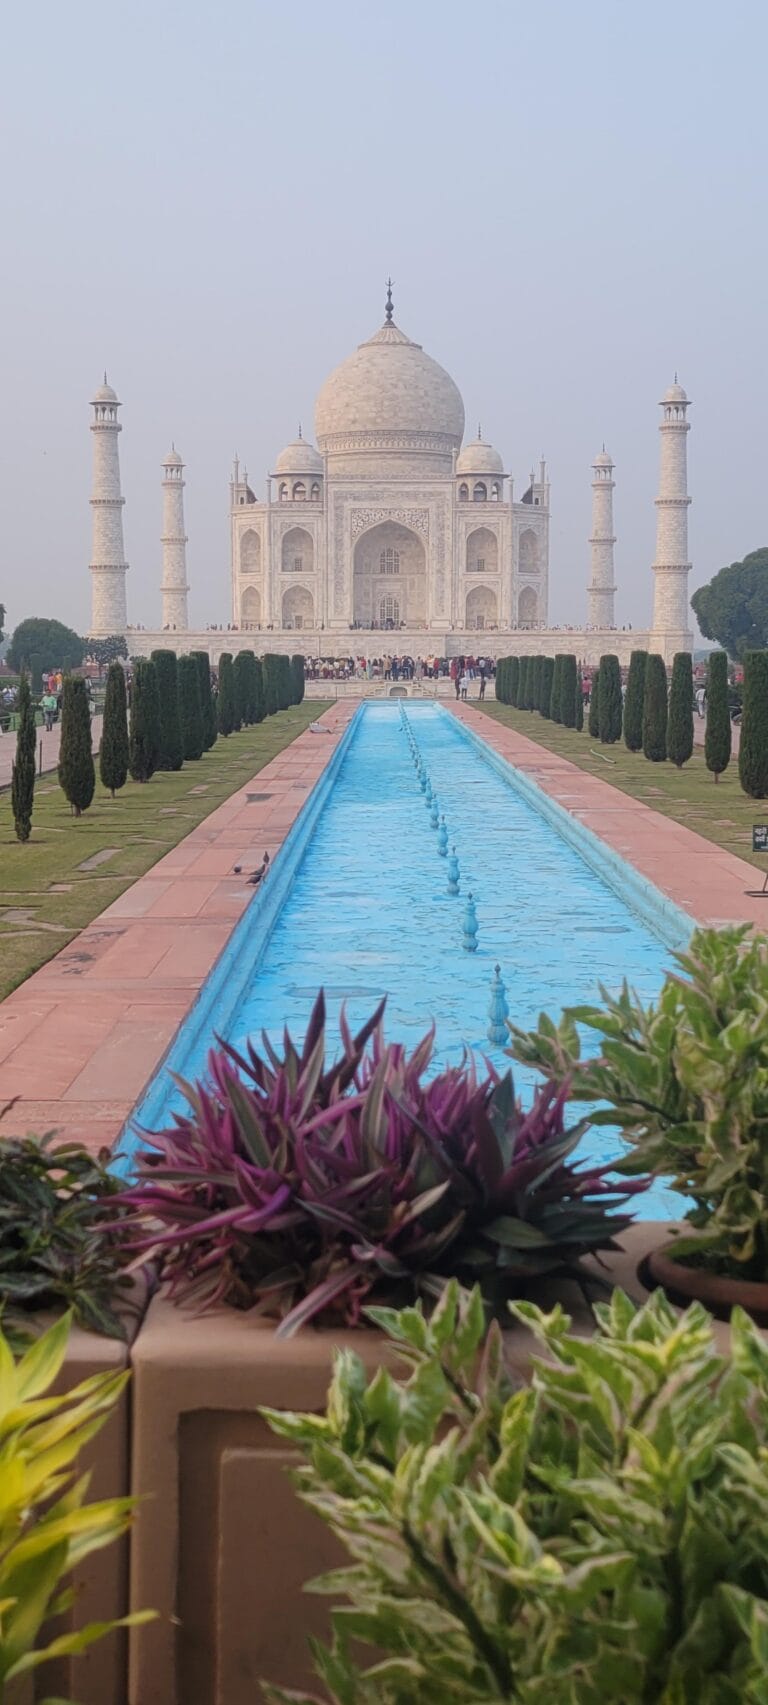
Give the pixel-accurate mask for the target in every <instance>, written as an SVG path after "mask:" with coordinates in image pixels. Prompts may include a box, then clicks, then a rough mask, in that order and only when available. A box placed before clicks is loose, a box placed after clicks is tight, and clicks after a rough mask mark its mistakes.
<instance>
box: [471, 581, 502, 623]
mask: <svg viewBox="0 0 768 1705" xmlns="http://www.w3.org/2000/svg"><path fill="white" fill-rule="evenodd" d="M498 619H499V606H498V600H497V597H496V593H495V591H494V588H493V587H492V586H473V587H472V591H471V592H468V593H467V614H466V621H467V627H468V628H494V627H496V624H497V622H498Z"/></svg>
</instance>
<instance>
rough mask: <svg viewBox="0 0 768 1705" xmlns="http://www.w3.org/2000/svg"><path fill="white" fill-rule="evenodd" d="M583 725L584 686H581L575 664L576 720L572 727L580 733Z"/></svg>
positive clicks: (579, 671) (579, 675) (578, 670)
mask: <svg viewBox="0 0 768 1705" xmlns="http://www.w3.org/2000/svg"><path fill="white" fill-rule="evenodd" d="M583 727H584V686H583V683H582V679H581V670H580V668H579V667H578V665H577V668H576V720H575V722H574V728H577V729H578V731H579V733H581V730H582V728H583Z"/></svg>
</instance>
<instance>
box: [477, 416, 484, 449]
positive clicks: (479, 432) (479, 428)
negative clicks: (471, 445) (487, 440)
mask: <svg viewBox="0 0 768 1705" xmlns="http://www.w3.org/2000/svg"><path fill="white" fill-rule="evenodd" d="M477 442H478V444H482V442H483V429H482V426H481V425H480V422H479V421H478V423H477Z"/></svg>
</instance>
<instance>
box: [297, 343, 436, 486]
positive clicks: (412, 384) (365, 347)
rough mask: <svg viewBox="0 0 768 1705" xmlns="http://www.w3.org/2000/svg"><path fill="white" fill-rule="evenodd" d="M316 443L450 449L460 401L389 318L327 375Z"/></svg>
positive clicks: (326, 446) (361, 447) (322, 446)
mask: <svg viewBox="0 0 768 1705" xmlns="http://www.w3.org/2000/svg"><path fill="white" fill-rule="evenodd" d="M315 433H316V437H317V442H318V444H319V446H320V449H321V450H323V451H324V452H325V453H326V454H328V453H331V454H332V453H333V451H334V450H362V451H369V450H387V449H389V450H407V451H409V452H413V451H424V452H426V453H430V452H435V451H437V452H438V453H439V452H442V453H450V452H451V451H452V450H458V449H459V448H460V445H461V440H462V438H463V436H464V404H463V402H462V400H461V394H460V392H459V390H458V388H457V386H456V385H455V384H454V382H453V380H452V378H451V377H450V374H448V373H446V372H445V370H444V368H442V367H440V366H438V363H437V362H436V361H433V360H432V357H431V356H430V355H425V354H424V351H423V349H422V347H421V344H419V343H412V341H411V339H410V338H409V337H406V335H405V332H401V331H400V328H399V327H398V326H396V325H394V324H392V323H391V322H390V321H387V323H386V324H385V325H383V326H382V327H381V330H380V331H378V332H376V334H375V336H374V337H371V338H369V339H368V342H367V343H361V344H360V346H359V348H358V349H356V350H355V352H354V355H350V356H348V358H347V360H346V361H342V363H341V366H340V367H336V368H334V371H333V372H332V373H331V375H330V377H329V378H328V379H326V381H325V384H324V385H323V388H322V390H321V392H320V395H319V397H318V399H317V403H316V406H315Z"/></svg>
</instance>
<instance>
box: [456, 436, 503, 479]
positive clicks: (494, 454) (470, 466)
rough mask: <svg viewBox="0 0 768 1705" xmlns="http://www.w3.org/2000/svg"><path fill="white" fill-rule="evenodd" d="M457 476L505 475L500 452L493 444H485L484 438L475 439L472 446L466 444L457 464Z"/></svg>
mask: <svg viewBox="0 0 768 1705" xmlns="http://www.w3.org/2000/svg"><path fill="white" fill-rule="evenodd" d="M456 472H457V474H503V472H504V463H503V462H502V459H501V457H500V455H499V452H498V450H494V448H493V445H492V444H485V443H484V442H483V439H482V438H474V439H473V440H472V442H471V444H465V445H464V449H463V450H462V452H461V455H460V456H459V457H458V459H457V462H456Z"/></svg>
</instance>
